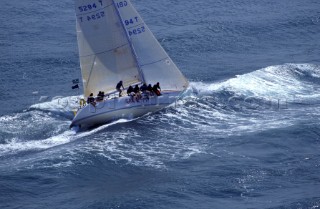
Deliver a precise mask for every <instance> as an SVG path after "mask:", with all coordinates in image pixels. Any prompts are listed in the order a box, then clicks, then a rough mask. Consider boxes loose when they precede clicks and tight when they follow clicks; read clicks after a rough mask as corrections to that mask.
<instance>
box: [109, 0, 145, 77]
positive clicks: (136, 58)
mask: <svg viewBox="0 0 320 209" xmlns="http://www.w3.org/2000/svg"><path fill="white" fill-rule="evenodd" d="M112 2H113V6H114V8H115V10H116V11H117V15H118V16H119V19H120V22H121V26H122V28H123V30H124V31H125V33H126V38H127V40H128V42H129V44H130V48H131V50H132V54H133V55H134V58H135V60H136V64H137V67H138V70H139V74H140V78H141V80H142V82H143V83H145V79H144V75H143V72H142V70H141V66H140V64H139V60H138V57H137V54H136V52H135V50H134V46H133V44H132V41H131V38H130V37H129V34H128V31H127V29H126V27H125V25H124V23H123V18H122V17H121V14H120V12H119V9H118V7H117V5H116V3H115V1H114V0H112Z"/></svg>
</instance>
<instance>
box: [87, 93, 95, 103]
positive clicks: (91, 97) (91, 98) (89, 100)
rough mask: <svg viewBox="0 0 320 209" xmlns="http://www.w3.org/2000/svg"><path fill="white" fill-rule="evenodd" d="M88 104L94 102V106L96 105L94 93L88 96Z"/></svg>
mask: <svg viewBox="0 0 320 209" xmlns="http://www.w3.org/2000/svg"><path fill="white" fill-rule="evenodd" d="M87 104H92V105H93V106H96V102H95V101H94V97H93V93H91V94H90V96H88V99H87Z"/></svg>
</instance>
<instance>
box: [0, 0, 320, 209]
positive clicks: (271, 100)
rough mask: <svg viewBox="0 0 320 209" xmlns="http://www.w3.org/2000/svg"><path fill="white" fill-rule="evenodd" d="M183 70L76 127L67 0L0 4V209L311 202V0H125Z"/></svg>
mask: <svg viewBox="0 0 320 209" xmlns="http://www.w3.org/2000/svg"><path fill="white" fill-rule="evenodd" d="M132 3H133V4H134V5H135V6H136V8H137V10H138V11H139V12H140V14H141V15H142V17H143V18H144V20H145V21H146V23H147V24H148V25H149V27H150V28H151V30H152V31H153V32H154V34H155V35H156V37H157V38H158V40H159V41H160V42H161V44H162V45H163V46H164V48H165V49H166V50H167V52H168V53H169V54H170V56H171V57H172V59H173V60H174V61H175V62H176V64H177V65H178V66H179V67H180V69H181V71H182V72H183V73H184V75H186V77H187V78H188V79H189V80H190V82H191V85H190V88H189V90H188V92H186V94H185V96H184V97H183V99H181V100H180V101H178V102H177V104H176V105H173V106H170V107H168V108H166V109H165V110H162V111H161V112H159V113H155V114H151V115H147V116H145V117H142V118H139V119H136V120H133V121H117V122H115V123H113V124H109V125H104V126H101V127H99V128H96V129H94V130H90V131H86V132H80V133H76V132H74V131H72V130H69V129H68V127H69V125H70V122H71V120H72V112H71V110H72V107H73V106H74V104H75V103H74V102H75V101H76V100H77V95H79V92H77V91H74V90H71V88H70V86H71V80H72V79H75V78H80V69H79V60H78V51H77V50H78V49H77V45H76V34H75V14H74V5H73V1H66V0H60V1H48V0H37V1H35V0H29V1H18V0H11V1H7V2H2V3H1V6H0V73H1V74H0V88H1V89H0V102H1V109H0V208H1V209H3V208H27V209H29V208H66V209H67V208H68V209H70V208H83V209H84V208H130V209H131V208H157V209H159V208H190V209H191V208H192V209H193V208H206V209H207V208H208V209H209V208H210V209H211V208H232V209H233V208H279V209H280V208H281V209H283V208H296V209H298V208H299V209H300V208H301V209H305V208H310V209H314V208H319V207H320V152H319V150H320V128H319V125H320V122H319V116H320V93H319V92H320V60H319V54H320V41H319V40H320V2H319V1H318V0H305V1H300V0H290V1H289V0H283V1H274V0H272V1H266V0H261V1H251V0H244V1H238V0H233V1H230V0H223V1H222V0H217V1H204V0H195V1H183V2H178V1H173V0H162V1H152V0H144V1H142V0H133V2H132Z"/></svg>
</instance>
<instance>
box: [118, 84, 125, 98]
mask: <svg viewBox="0 0 320 209" xmlns="http://www.w3.org/2000/svg"><path fill="white" fill-rule="evenodd" d="M121 87H122V89H123V90H124V87H123V84H122V81H119V83H118V84H117V86H116V89H117V91H118V92H119V97H121V93H122V90H121Z"/></svg>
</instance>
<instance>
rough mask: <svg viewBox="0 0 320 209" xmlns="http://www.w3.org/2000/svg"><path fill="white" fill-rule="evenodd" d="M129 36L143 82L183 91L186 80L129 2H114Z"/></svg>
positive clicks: (127, 0) (126, 0)
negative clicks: (157, 83) (158, 83)
mask: <svg viewBox="0 0 320 209" xmlns="http://www.w3.org/2000/svg"><path fill="white" fill-rule="evenodd" d="M114 2H115V4H116V8H117V9H118V11H119V13H120V16H121V18H122V21H123V23H124V25H125V28H126V31H127V33H128V34H129V37H130V41H131V42H132V45H133V48H134V51H135V54H136V56H137V60H138V63H139V66H140V68H141V71H142V73H143V75H144V78H145V81H146V82H147V83H148V84H149V83H151V84H154V83H156V82H158V81H159V82H160V84H161V88H162V89H163V90H183V89H185V88H186V87H187V86H188V81H187V79H186V78H185V77H184V76H183V75H182V73H181V72H180V70H179V69H178V68H177V66H176V65H175V64H174V63H173V61H172V60H171V58H170V57H169V56H168V54H167V53H166V52H165V50H164V49H163V48H162V46H161V45H160V43H159V42H158V41H157V39H156V38H155V37H154V35H153V34H152V32H151V31H150V30H149V28H148V26H147V25H146V24H145V22H144V21H143V19H142V18H141V16H140V15H139V13H138V12H137V11H136V10H135V8H134V7H133V6H132V4H131V3H130V1H129V0H114Z"/></svg>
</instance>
